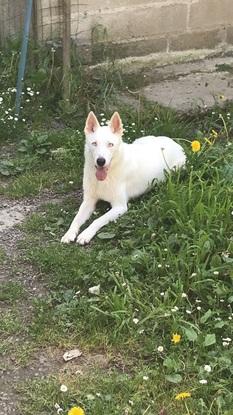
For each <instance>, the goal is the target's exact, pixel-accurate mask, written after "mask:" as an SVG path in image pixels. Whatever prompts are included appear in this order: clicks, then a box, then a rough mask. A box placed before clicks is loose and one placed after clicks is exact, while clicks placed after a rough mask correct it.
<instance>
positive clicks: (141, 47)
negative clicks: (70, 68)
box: [91, 38, 167, 63]
mask: <svg viewBox="0 0 233 415" xmlns="http://www.w3.org/2000/svg"><path fill="white" fill-rule="evenodd" d="M91 49H92V63H97V62H101V61H103V60H106V58H110V59H111V60H114V59H121V58H126V57H128V56H146V55H149V54H150V53H158V52H165V51H166V50H167V39H166V38H154V39H142V40H135V41H133V42H132V41H128V42H121V43H112V42H109V43H97V44H93V45H92V48H91Z"/></svg>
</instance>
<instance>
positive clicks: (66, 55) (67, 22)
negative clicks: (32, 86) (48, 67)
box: [63, 0, 71, 103]
mask: <svg viewBox="0 0 233 415" xmlns="http://www.w3.org/2000/svg"><path fill="white" fill-rule="evenodd" d="M70 38H71V2H70V0H63V99H64V101H65V102H67V103H68V101H69V99H70Z"/></svg>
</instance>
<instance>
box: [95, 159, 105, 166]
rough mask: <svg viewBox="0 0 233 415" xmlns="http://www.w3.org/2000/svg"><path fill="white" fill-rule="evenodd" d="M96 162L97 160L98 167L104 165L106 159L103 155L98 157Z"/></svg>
mask: <svg viewBox="0 0 233 415" xmlns="http://www.w3.org/2000/svg"><path fill="white" fill-rule="evenodd" d="M96 162H97V164H98V166H99V167H103V166H104V165H105V162H106V160H105V159H104V158H103V157H99V158H98V159H97V160H96Z"/></svg>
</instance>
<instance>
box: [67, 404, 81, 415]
mask: <svg viewBox="0 0 233 415" xmlns="http://www.w3.org/2000/svg"><path fill="white" fill-rule="evenodd" d="M68 415H85V412H84V410H83V409H82V408H80V406H74V407H73V408H71V409H70V410H69V412H68Z"/></svg>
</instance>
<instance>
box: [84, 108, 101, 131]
mask: <svg viewBox="0 0 233 415" xmlns="http://www.w3.org/2000/svg"><path fill="white" fill-rule="evenodd" d="M99 126H100V125H99V121H98V120H97V118H96V116H95V114H94V112H92V111H91V112H89V114H88V117H87V120H86V125H85V128H84V132H85V134H91V133H94V132H95V131H96V130H97V128H98V127H99Z"/></svg>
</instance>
